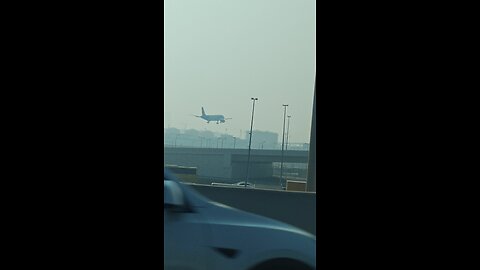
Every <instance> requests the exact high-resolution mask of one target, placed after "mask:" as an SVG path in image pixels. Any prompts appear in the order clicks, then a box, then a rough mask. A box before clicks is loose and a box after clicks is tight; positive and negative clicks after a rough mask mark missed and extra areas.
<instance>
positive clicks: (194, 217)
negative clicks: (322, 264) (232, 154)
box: [163, 171, 316, 270]
mask: <svg viewBox="0 0 480 270" xmlns="http://www.w3.org/2000/svg"><path fill="white" fill-rule="evenodd" d="M163 185H164V202H163V206H164V216H163V217H164V268H165V269H171V270H174V269H189V270H207V269H208V270H219V269H230V270H266V269H277V270H287V269H296V270H312V269H316V237H315V236H314V235H312V234H310V233H308V232H305V231H302V230H300V229H298V228H295V227H293V226H291V225H288V224H285V223H282V222H280V221H276V220H273V219H269V218H266V217H262V216H259V215H255V214H252V213H248V212H244V211H241V210H238V209H235V208H232V207H229V206H226V205H223V204H220V203H216V202H213V201H211V200H209V199H207V198H206V197H204V196H203V195H201V194H199V193H198V192H196V191H194V190H193V189H192V188H191V187H188V186H187V185H184V184H182V183H180V182H179V181H178V180H177V179H176V178H175V177H174V176H173V175H171V174H170V173H168V172H167V171H165V173H164V181H163Z"/></svg>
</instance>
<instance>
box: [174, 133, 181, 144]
mask: <svg viewBox="0 0 480 270" xmlns="http://www.w3.org/2000/svg"><path fill="white" fill-rule="evenodd" d="M178 136H180V134H177V135H175V145H174V147H177V138H178Z"/></svg>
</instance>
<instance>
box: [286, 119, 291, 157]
mask: <svg viewBox="0 0 480 270" xmlns="http://www.w3.org/2000/svg"><path fill="white" fill-rule="evenodd" d="M287 117H288V123H287V142H286V143H285V151H287V149H288V135H290V117H292V116H291V115H289V116H287Z"/></svg>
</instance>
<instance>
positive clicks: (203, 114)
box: [202, 107, 206, 116]
mask: <svg viewBox="0 0 480 270" xmlns="http://www.w3.org/2000/svg"><path fill="white" fill-rule="evenodd" d="M205 115H206V114H205V110H204V109H203V107H202V116H205Z"/></svg>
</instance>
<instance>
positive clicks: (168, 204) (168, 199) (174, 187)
mask: <svg viewBox="0 0 480 270" xmlns="http://www.w3.org/2000/svg"><path fill="white" fill-rule="evenodd" d="M163 190H164V191H163V207H164V208H165V209H174V210H176V209H183V208H184V207H185V200H184V198H183V192H182V189H181V188H180V186H179V185H178V183H176V182H175V181H169V180H164V181H163Z"/></svg>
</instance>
